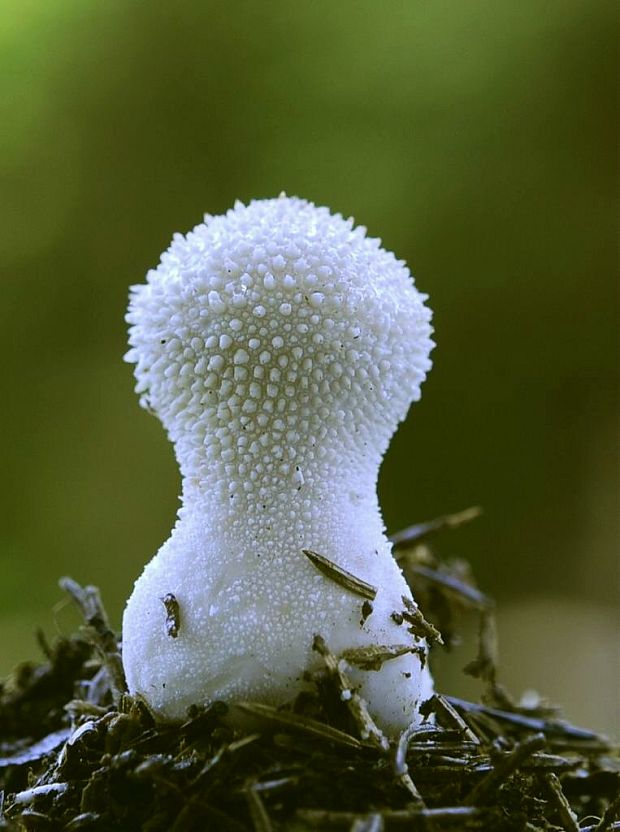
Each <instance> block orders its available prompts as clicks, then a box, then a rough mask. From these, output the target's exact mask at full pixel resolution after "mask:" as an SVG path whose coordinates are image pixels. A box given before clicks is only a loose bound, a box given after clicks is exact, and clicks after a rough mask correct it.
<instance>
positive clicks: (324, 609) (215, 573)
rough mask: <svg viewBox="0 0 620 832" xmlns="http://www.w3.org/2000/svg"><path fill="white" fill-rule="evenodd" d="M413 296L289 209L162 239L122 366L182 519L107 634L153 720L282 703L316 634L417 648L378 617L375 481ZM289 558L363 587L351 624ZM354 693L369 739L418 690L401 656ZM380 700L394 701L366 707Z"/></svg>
mask: <svg viewBox="0 0 620 832" xmlns="http://www.w3.org/2000/svg"><path fill="white" fill-rule="evenodd" d="M424 300H425V296H424V295H421V294H420V293H419V292H418V291H417V290H416V289H415V287H414V285H413V281H412V278H411V275H410V273H409V270H408V269H407V267H406V266H405V264H404V263H403V262H402V261H398V260H396V259H395V257H394V255H393V254H391V253H389V252H386V251H385V250H383V249H382V248H381V247H380V241H379V240H375V239H372V238H368V237H366V234H365V229H364V228H361V227H358V228H354V227H353V222H352V220H344V219H343V218H342V217H341V216H340V215H332V214H330V213H329V211H328V209H327V208H317V207H315V206H314V205H312V204H311V203H309V202H306V201H304V200H299V199H289V198H286V197H280V198H278V199H272V200H264V201H255V202H252V203H250V204H249V205H248V206H244V205H242V204H240V203H237V204H236V205H235V208H234V209H232V210H230V211H228V212H227V214H226V215H224V216H220V217H208V218H206V219H205V223H204V224H202V225H199V226H197V227H196V228H195V229H194V230H193V231H192V232H190V233H189V234H187V236H182V235H180V234H177V235H175V237H174V239H173V242H172V245H171V246H170V248H169V250H168V251H167V252H166V253H165V254H164V255H163V256H162V258H161V262H160V264H159V266H158V268H157V269H156V270H154V271H151V272H149V274H148V275H147V283H146V284H145V285H140V286H134V287H133V289H132V297H131V303H130V310H129V314H128V321H129V322H130V324H131V328H130V344H131V350H130V351H129V353H128V355H127V358H128V360H129V361H131V362H134V363H135V364H136V367H135V374H136V378H137V381H138V384H137V388H136V389H137V391H138V392H139V393H140V395H141V402H142V404H143V405H144V406H145V407H148V408H149V409H151V410H153V411H154V412H155V413H156V414H157V415H158V416H159V418H160V419H161V421H162V422H163V424H164V426H165V427H166V430H167V431H168V435H169V436H170V439H171V440H172V441H173V443H174V445H175V451H176V456H177V459H178V462H179V465H180V468H181V473H182V476H183V508H182V509H181V511H180V513H179V522H178V523H177V526H176V528H175V530H174V531H173V534H172V537H171V538H170V540H169V541H168V542H167V543H166V544H164V546H163V547H162V549H161V550H160V553H159V555H158V556H157V557H156V558H155V559H154V560H153V561H152V562H151V564H149V566H148V567H147V569H146V570H145V572H144V574H143V576H142V578H141V579H140V580H139V581H138V582H137V584H136V588H135V590H134V594H133V596H132V598H131V599H130V602H129V604H128V607H127V611H126V614H125V623H124V648H123V649H124V655H125V664H126V670H127V675H128V679H129V682H130V686H131V687H132V689H134V690H135V691H138V692H140V693H142V694H143V695H144V696H145V697H146V698H147V700H148V701H150V702H151V704H152V706H153V708H154V709H155V710H156V711H158V712H159V713H161V714H162V715H163V716H167V717H169V718H181V717H182V716H183V709H184V708H185V707H187V705H189V704H192V703H193V702H205V701H212V700H213V699H214V698H235V697H254V698H261V697H262V698H263V699H264V700H267V701H283V700H284V699H286V698H291V696H292V695H294V693H295V692H296V688H298V687H299V685H300V684H301V674H302V673H303V671H304V670H305V669H306V668H307V667H308V666H309V664H310V663H311V661H312V659H311V656H310V645H311V642H312V637H313V635H314V633H317V632H320V633H321V634H322V635H323V636H324V637H325V638H326V639H327V641H328V643H330V646H332V647H333V648H338V647H339V648H340V649H346V648H347V647H355V646H364V645H367V644H386V643H391V644H393V643H397V642H398V643H402V642H403V640H406V639H407V638H408V639H409V641H410V642H411V644H412V646H415V645H418V643H417V642H415V639H412V637H411V636H407V634H406V633H403V630H402V627H401V628H400V630H399V628H398V626H397V625H396V624H395V623H394V621H393V619H392V618H391V613H392V612H398V611H399V610H400V609H401V608H402V600H401V596H403V595H405V596H407V597H410V594H409V590H408V589H407V587H406V584H405V582H404V580H403V578H402V575H401V573H400V571H399V569H398V567H397V566H396V564H395V562H394V561H393V559H392V557H391V552H390V547H389V544H388V543H387V540H386V538H385V536H384V534H383V524H382V521H381V516H380V512H379V508H378V505H377V500H376V479H377V473H378V468H379V464H380V462H381V458H382V455H383V453H384V452H385V450H386V448H387V445H388V443H389V440H390V437H391V436H392V434H393V432H394V430H395V429H396V426H397V424H398V422H399V421H400V420H401V419H403V418H404V416H405V414H406V412H407V409H408V407H409V405H410V403H411V401H413V400H417V399H418V398H419V396H420V384H421V383H422V381H423V380H424V378H425V375H426V372H427V371H428V369H429V368H430V366H431V363H430V360H429V353H430V351H431V349H432V346H433V343H432V341H431V340H430V335H431V331H432V330H431V326H430V318H431V313H430V310H429V309H428V308H427V307H426V306H425V305H424ZM303 548H310V549H315V550H316V551H318V552H320V553H321V554H323V555H325V556H326V557H328V558H329V559H331V560H333V561H334V562H336V563H338V564H339V565H340V566H342V567H343V568H345V569H347V570H349V571H351V572H353V573H355V574H357V575H358V576H359V577H360V578H362V579H363V580H365V581H369V582H370V583H373V584H375V585H376V586H378V587H379V593H378V595H377V598H376V600H375V604H374V610H373V613H372V615H371V616H370V617H369V618H368V619H367V620H366V621H365V623H363V624H360V599H359V598H357V597H355V596H354V595H352V594H351V593H350V592H347V591H346V590H343V589H342V588H341V587H339V586H337V585H335V584H333V583H332V582H330V581H329V580H328V579H327V578H325V577H324V576H323V575H320V574H318V573H317V571H316V570H315V568H314V567H313V566H312V565H311V564H310V563H309V562H308V561H307V559H306V558H305V556H304V555H303V554H302V552H301V550H302V549H303ZM169 592H172V593H173V594H174V595H175V596H176V598H177V599H178V601H179V604H180V609H181V612H182V616H183V622H184V623H183V625H182V627H181V630H180V632H179V635H178V637H177V638H174V639H171V638H170V637H168V636H167V634H166V630H165V627H164V624H163V618H162V616H164V611H163V607H162V605H161V601H160V600H159V599H160V597H161V596H163V595H166V594H167V593H169ZM418 646H419V645H418ZM362 677H363V678H362ZM412 677H413V681H412ZM360 684H361V685H362V690H363V691H365V692H366V694H367V696H368V698H369V699H370V704H371V708H372V707H374V708H375V710H376V712H377V713H378V714H379V718H380V719H381V713H382V711H383V712H385V714H384V719H383V721H384V723H386V724H392V723H395V722H398V723H399V724H401V723H402V724H406V723H407V722H408V721H410V719H411V718H412V713H413V711H414V708H415V706H416V704H417V703H418V701H419V699H420V697H421V695H422V692H424V691H425V692H427V693H428V691H429V689H430V682H429V677H428V675H427V671H422V670H421V667H420V660H419V658H418V656H416V655H414V654H409V655H407V656H404V657H401V658H398V659H394V660H391V661H390V662H388V663H387V664H386V665H385V666H384V669H383V670H382V671H380V672H377V671H372V672H368V673H366V674H365V675H364V674H362V675H361V679H360ZM386 684H387V687H388V688H389V689H390V691H391V692H392V693H393V699H392V704H381V702H380V700H381V699H382V698H385V697H384V695H383V694H384V692H385V687H386ZM373 691H374V693H373ZM373 700H374V702H373ZM394 710H395V711H396V712H397V715H396V716H395V715H394V713H393V711H394Z"/></svg>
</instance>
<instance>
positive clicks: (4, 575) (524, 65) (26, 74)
mask: <svg viewBox="0 0 620 832" xmlns="http://www.w3.org/2000/svg"><path fill="white" fill-rule="evenodd" d="M616 16H617V13H616V5H615V3H613V2H601V1H599V0H549V2H545V3H541V2H540V1H539V0H503V2H499V3H498V2H496V0H451V2H448V0H407V2H405V1H404V0H403V1H402V2H396V0H382V2H379V0H375V2H372V1H371V0H355V2H354V1H353V0H346V2H338V0H313V1H312V2H310V1H309V0H300V2H296V3H293V2H290V0H288V2H285V0H268V1H267V2H213V0H193V1H192V0H186V1H185V2H183V0H181V2H174V3H172V2H168V3H164V2H157V0H151V2H137V0H135V1H134V0H122V2H121V0H105V2H94V0H55V1H54V2H49V1H47V0H38V2H37V0H1V2H0V63H1V71H0V180H1V182H2V200H1V204H0V268H1V270H2V283H1V287H2V294H1V303H0V323H1V325H0V339H1V345H0V346H1V355H2V371H3V393H2V406H1V408H0V420H1V431H2V432H1V437H2V480H1V482H2V491H1V497H2V499H1V506H2V521H1V524H0V673H5V672H7V671H8V670H9V668H10V667H11V666H12V664H13V663H14V662H15V661H17V660H18V659H23V658H29V657H32V656H35V655H36V654H37V647H36V644H35V640H34V636H33V633H34V630H35V628H36V627H37V626H42V627H43V628H44V629H45V630H46V632H47V633H48V634H53V633H54V632H55V631H57V630H60V631H65V632H66V631H68V630H70V629H71V628H72V627H73V626H74V624H75V621H76V619H74V618H71V614H70V612H69V610H68V609H67V608H66V607H61V608H57V609H56V610H55V612H53V608H54V605H55V604H56V603H57V602H58V601H59V599H60V598H61V593H60V591H59V590H58V589H57V585H56V582H57V579H58V577H59V576H60V575H63V574H70V575H72V576H73V577H75V578H76V579H78V580H80V581H83V582H93V583H96V584H98V585H99V586H100V587H101V589H102V591H103V595H104V599H105V601H106V603H107V606H108V608H109V610H110V612H111V614H112V616H113V619H114V622H115V624H118V623H119V621H120V614H121V610H122V606H123V603H124V599H125V598H126V597H127V595H128V594H129V592H130V590H131V587H132V583H133V581H134V579H135V578H136V577H137V575H138V574H139V572H140V570H141V568H142V566H143V564H144V563H145V562H146V561H147V560H148V559H149V558H150V557H151V555H152V554H153V553H154V552H155V550H156V549H157V548H158V546H159V545H160V543H161V542H163V540H164V539H165V538H166V536H167V535H168V532H169V530H170V528H171V525H172V523H173V520H174V515H175V511H176V508H177V505H178V500H177V495H178V492H179V479H178V475H177V471H176V466H175V463H174V460H173V456H172V452H171V447H170V446H169V445H168V443H167V442H166V439H165V437H164V433H163V430H162V429H161V427H160V426H159V423H158V422H156V420H155V419H153V418H152V417H150V416H148V415H147V414H146V413H145V412H143V411H141V410H140V409H139V407H138V404H137V399H136V397H135V396H134V394H133V392H132V387H133V380H132V376H131V370H130V368H129V367H128V366H127V365H125V364H123V363H122V360H121V357H122V355H123V352H124V351H125V340H126V334H125V325H124V322H123V315H124V311H125V306H126V298H127V287H128V285H129V284H131V283H136V282H140V281H142V279H143V276H144V274H145V272H146V270H147V268H149V267H151V266H154V265H155V264H156V263H157V261H158V258H159V254H160V252H161V251H162V250H163V249H165V248H166V247H167V245H168V243H169V241H170V238H171V235H172V233H173V232H174V231H186V230H188V229H189V228H191V227H192V226H193V225H195V224H196V223H197V222H200V221H201V218H202V214H203V212H205V211H208V212H210V213H219V212H221V211H224V210H225V209H227V208H228V207H229V206H231V205H232V203H233V201H234V200H235V199H236V198H240V199H242V200H248V199H250V198H252V197H263V196H273V195H276V194H278V192H280V191H281V190H286V191H287V192H288V193H289V194H297V195H300V196H304V197H307V198H309V199H312V200H314V201H316V202H318V203H322V204H326V205H329V206H330V207H331V208H332V209H334V210H338V211H340V212H342V213H344V214H345V215H351V214H352V215H354V216H355V217H356V219H357V220H358V221H360V222H361V223H363V224H364V225H367V226H368V228H369V231H370V232H371V233H372V234H373V235H375V236H381V237H382V238H383V240H384V243H385V245H386V246H388V247H389V248H391V249H393V250H394V251H395V252H396V253H397V254H398V256H399V257H403V258H405V259H407V261H408V262H409V264H410V266H411V268H412V270H413V272H414V274H415V275H416V278H417V281H418V285H419V286H420V287H421V288H422V289H423V290H424V291H427V292H429V293H430V295H431V303H432V306H433V309H434V311H435V326H436V340H437V343H438V347H437V349H436V350H435V353H434V360H435V368H434V370H433V372H432V374H431V376H430V379H429V380H428V382H427V384H426V385H425V387H424V395H423V400H422V402H421V403H420V404H419V405H417V406H416V407H415V408H414V410H413V412H412V413H411V415H410V418H409V420H408V422H407V423H406V425H405V426H404V427H403V428H402V429H401V431H400V432H399V434H398V436H397V438H396V439H395V441H394V443H393V446H392V448H391V450H390V453H389V455H388V458H387V460H386V462H385V464H384V467H383V469H382V476H381V483H380V490H381V498H382V504H383V506H384V512H385V519H386V522H387V525H388V528H389V529H391V530H396V529H397V528H400V527H402V526H404V525H407V524H409V523H411V522H414V521H417V520H423V519H428V518H430V517H433V516H435V515H437V514H439V513H444V512H446V511H455V510H458V509H461V508H464V507H466V506H468V505H471V504H480V505H482V506H483V507H484V509H485V515H484V517H483V518H482V519H481V520H478V521H477V522H476V523H475V524H473V525H471V526H470V527H467V528H465V529H463V530H461V531H458V532H453V533H451V534H450V535H449V536H445V537H443V538H442V539H441V541H440V544H439V545H440V549H441V551H442V553H443V554H445V555H458V556H465V557H467V558H469V559H470V560H471V562H472V564H473V566H474V570H475V573H476V575H477V576H478V579H479V581H480V583H481V585H482V586H483V587H484V588H485V589H486V590H488V591H489V592H491V593H492V594H494V595H495V596H496V597H497V598H498V600H499V606H500V616H499V619H500V646H501V647H502V648H503V649H502V658H503V674H502V678H503V679H504V681H506V682H507V683H508V684H509V685H510V686H511V687H512V688H513V689H514V691H515V692H516V693H520V692H521V691H522V690H523V689H525V688H529V687H536V688H538V689H539V690H540V691H541V693H543V694H546V695H548V696H550V697H552V698H554V699H559V700H561V701H562V702H564V704H565V705H566V710H567V713H568V716H570V717H571V718H573V719H576V720H581V721H582V722H586V723H587V724H589V725H590V726H592V727H596V728H600V729H603V730H607V731H609V732H611V733H615V734H616V736H619V735H620V716H619V713H618V699H619V690H620V684H619V677H620V659H619V653H618V644H619V642H620V639H618V636H617V633H618V592H619V583H618V574H617V572H618V528H617V519H616V514H617V496H618V490H617V484H618V483H617V471H618V468H617V461H618V460H617V444H618V443H617V439H618V436H617V421H616V420H617V405H618V400H617V395H618V344H617V324H618V304H617V296H616V280H617V274H616V263H615V248H614V225H615V211H616V207H617V178H616V174H617V169H616V157H615V132H616V118H615V117H616V115H617V114H616V112H615V95H614V86H615V60H616V55H615V49H616V47H615V43H616V37H617V20H616ZM473 623H474V622H470V624H471V626H473ZM462 653H463V655H462V656H459V655H457V657H456V662H455V666H456V667H457V668H458V667H460V666H461V665H463V664H464V663H465V662H466V661H467V660H468V659H470V658H471V645H469V647H467V646H466V648H464V649H463V651H462ZM443 664H444V662H442V665H443ZM442 673H446V674H447V675H445V676H442V685H443V686H444V687H446V686H449V687H450V689H451V691H452V692H458V691H464V692H466V693H471V695H475V690H474V689H473V688H472V686H471V685H472V684H473V683H471V684H470V683H467V682H462V681H460V680H459V679H457V678H456V677H453V675H450V674H451V673H453V672H452V671H449V670H447V671H444V670H442Z"/></svg>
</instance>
